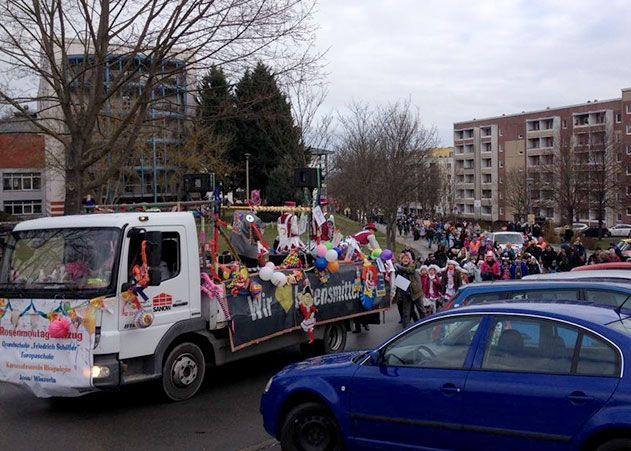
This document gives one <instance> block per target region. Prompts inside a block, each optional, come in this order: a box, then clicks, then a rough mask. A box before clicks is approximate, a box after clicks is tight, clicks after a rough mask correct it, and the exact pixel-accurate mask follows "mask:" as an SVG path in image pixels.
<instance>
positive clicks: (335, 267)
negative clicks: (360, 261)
mask: <svg viewBox="0 0 631 451" xmlns="http://www.w3.org/2000/svg"><path fill="white" fill-rule="evenodd" d="M327 268H328V270H329V272H330V273H331V274H335V273H336V272H338V271H339V270H340V263H339V262H337V261H334V262H329V264H328V265H327Z"/></svg>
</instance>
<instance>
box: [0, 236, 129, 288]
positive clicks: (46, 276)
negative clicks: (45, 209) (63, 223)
mask: <svg viewBox="0 0 631 451" xmlns="http://www.w3.org/2000/svg"><path fill="white" fill-rule="evenodd" d="M119 240H120V229H115V228H90V229H85V228H81V229H79V228H68V229H53V230H28V231H20V232H14V233H13V234H12V239H11V241H10V242H9V244H8V246H7V252H6V254H5V256H4V260H3V264H2V272H1V273H0V288H2V289H9V290H10V289H17V290H46V289H55V290H64V289H69V290H84V289H92V290H93V289H99V288H106V287H109V286H110V284H111V283H112V271H113V269H114V262H115V261H116V258H115V257H116V250H117V249H118V243H119Z"/></svg>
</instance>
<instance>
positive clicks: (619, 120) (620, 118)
mask: <svg viewBox="0 0 631 451" xmlns="http://www.w3.org/2000/svg"><path fill="white" fill-rule="evenodd" d="M620 122H622V114H620V113H616V124H619V123H620Z"/></svg>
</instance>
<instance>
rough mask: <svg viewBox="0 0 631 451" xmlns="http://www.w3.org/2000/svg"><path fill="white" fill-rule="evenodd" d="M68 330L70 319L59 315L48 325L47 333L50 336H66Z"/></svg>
mask: <svg viewBox="0 0 631 451" xmlns="http://www.w3.org/2000/svg"><path fill="white" fill-rule="evenodd" d="M69 332H70V320H69V319H68V318H66V317H65V316H61V317H59V318H57V319H56V320H54V321H53V322H52V323H50V324H49V325H48V335H50V336H51V337H52V338H66V337H67V336H68V333H69Z"/></svg>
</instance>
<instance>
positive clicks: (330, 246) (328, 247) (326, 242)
mask: <svg viewBox="0 0 631 451" xmlns="http://www.w3.org/2000/svg"><path fill="white" fill-rule="evenodd" d="M324 245H325V246H326V248H327V250H331V249H333V243H331V242H330V241H325V242H324Z"/></svg>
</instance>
